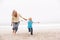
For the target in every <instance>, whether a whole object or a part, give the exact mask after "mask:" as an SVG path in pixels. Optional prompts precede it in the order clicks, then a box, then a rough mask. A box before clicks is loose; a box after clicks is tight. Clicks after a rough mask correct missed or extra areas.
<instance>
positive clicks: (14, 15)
mask: <svg viewBox="0 0 60 40" xmlns="http://www.w3.org/2000/svg"><path fill="white" fill-rule="evenodd" d="M19 17H21V18H23V17H22V16H21V15H20V14H18V13H17V11H16V10H13V12H12V23H11V26H13V34H16V32H17V30H18V26H19V23H20V21H19ZM23 19H24V20H27V19H25V18H23Z"/></svg>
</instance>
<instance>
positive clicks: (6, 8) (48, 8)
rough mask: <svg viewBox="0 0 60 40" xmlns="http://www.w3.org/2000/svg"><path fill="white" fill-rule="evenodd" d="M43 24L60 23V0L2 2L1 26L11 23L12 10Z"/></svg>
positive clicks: (10, 0)
mask: <svg viewBox="0 0 60 40" xmlns="http://www.w3.org/2000/svg"><path fill="white" fill-rule="evenodd" d="M13 9H16V10H17V11H18V13H20V14H21V15H22V16H23V17H25V18H29V17H32V18H33V21H40V22H41V23H60V0H0V24H9V23H10V22H11V13H12V10H13Z"/></svg>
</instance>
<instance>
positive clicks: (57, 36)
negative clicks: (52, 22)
mask: <svg viewBox="0 0 60 40" xmlns="http://www.w3.org/2000/svg"><path fill="white" fill-rule="evenodd" d="M0 40H60V26H42V27H41V26H40V27H38V28H37V27H34V34H33V35H30V34H29V33H28V30H27V28H24V27H23V26H22V27H20V28H19V30H18V32H17V34H16V35H15V36H14V35H12V27H11V26H0Z"/></svg>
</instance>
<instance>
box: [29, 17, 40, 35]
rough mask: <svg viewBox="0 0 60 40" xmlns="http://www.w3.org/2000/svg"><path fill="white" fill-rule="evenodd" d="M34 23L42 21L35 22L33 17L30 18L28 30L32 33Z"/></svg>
mask: <svg viewBox="0 0 60 40" xmlns="http://www.w3.org/2000/svg"><path fill="white" fill-rule="evenodd" d="M33 23H40V22H33V21H32V18H31V17H30V18H29V19H28V31H29V32H30V33H31V35H33V28H32V24H33Z"/></svg>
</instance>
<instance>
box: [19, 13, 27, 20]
mask: <svg viewBox="0 0 60 40" xmlns="http://www.w3.org/2000/svg"><path fill="white" fill-rule="evenodd" d="M19 16H20V17H21V18H23V19H24V20H27V19H25V18H24V17H22V16H21V15H20V14H19Z"/></svg>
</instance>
